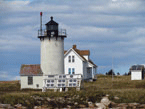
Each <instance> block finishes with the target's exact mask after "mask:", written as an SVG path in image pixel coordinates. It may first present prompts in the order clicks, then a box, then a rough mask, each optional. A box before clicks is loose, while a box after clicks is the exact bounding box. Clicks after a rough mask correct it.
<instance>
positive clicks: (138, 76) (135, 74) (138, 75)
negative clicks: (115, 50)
mask: <svg viewBox="0 0 145 109" xmlns="http://www.w3.org/2000/svg"><path fill="white" fill-rule="evenodd" d="M131 80H142V71H141V70H131Z"/></svg>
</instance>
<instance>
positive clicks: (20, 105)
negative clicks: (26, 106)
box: [14, 104, 22, 108]
mask: <svg viewBox="0 0 145 109" xmlns="http://www.w3.org/2000/svg"><path fill="white" fill-rule="evenodd" d="M14 107H16V108H19V107H22V104H16V105H14Z"/></svg>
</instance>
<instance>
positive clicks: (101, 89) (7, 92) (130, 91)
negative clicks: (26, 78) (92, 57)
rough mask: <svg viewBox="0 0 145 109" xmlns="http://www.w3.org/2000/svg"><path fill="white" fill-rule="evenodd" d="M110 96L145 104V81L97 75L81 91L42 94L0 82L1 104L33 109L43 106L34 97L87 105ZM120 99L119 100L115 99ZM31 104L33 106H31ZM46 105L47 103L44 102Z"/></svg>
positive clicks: (120, 101) (16, 82)
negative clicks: (58, 99)
mask: <svg viewBox="0 0 145 109" xmlns="http://www.w3.org/2000/svg"><path fill="white" fill-rule="evenodd" d="M106 94H109V99H110V100H111V101H114V102H116V103H133V102H136V103H141V104H144V103H145V80H140V81H137V80H135V81H131V80H130V76H114V79H113V80H112V78H111V76H104V75H97V81H95V82H84V87H83V88H82V89H81V91H78V92H77V91H75V89H73V88H72V89H69V91H68V92H61V93H60V92H53V90H50V91H47V92H45V93H42V92H41V90H20V85H19V81H10V82H0V103H9V104H11V105H14V104H17V103H21V104H23V105H25V106H28V107H29V106H30V107H33V106H34V105H42V104H38V103H36V101H35V100H34V99H33V98H32V96H39V97H49V98H54V99H55V98H57V97H63V98H72V100H73V101H74V102H78V103H80V104H85V105H87V101H92V102H94V103H95V102H96V101H97V102H100V100H101V98H102V97H103V96H104V95H106ZM116 96H117V97H119V99H118V100H116V99H114V97H116ZM30 103H31V104H30ZM44 103H45V102H44Z"/></svg>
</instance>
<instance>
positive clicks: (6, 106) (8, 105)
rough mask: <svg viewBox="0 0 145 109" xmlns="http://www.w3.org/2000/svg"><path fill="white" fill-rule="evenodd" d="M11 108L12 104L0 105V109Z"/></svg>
mask: <svg viewBox="0 0 145 109" xmlns="http://www.w3.org/2000/svg"><path fill="white" fill-rule="evenodd" d="M9 107H11V105H10V104H0V108H9Z"/></svg>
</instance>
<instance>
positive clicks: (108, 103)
mask: <svg viewBox="0 0 145 109" xmlns="http://www.w3.org/2000/svg"><path fill="white" fill-rule="evenodd" d="M108 96H109V95H106V96H105V97H103V98H102V99H101V103H102V104H104V105H105V106H106V107H108V106H109V105H110V103H111V101H110V100H109V98H108Z"/></svg>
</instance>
